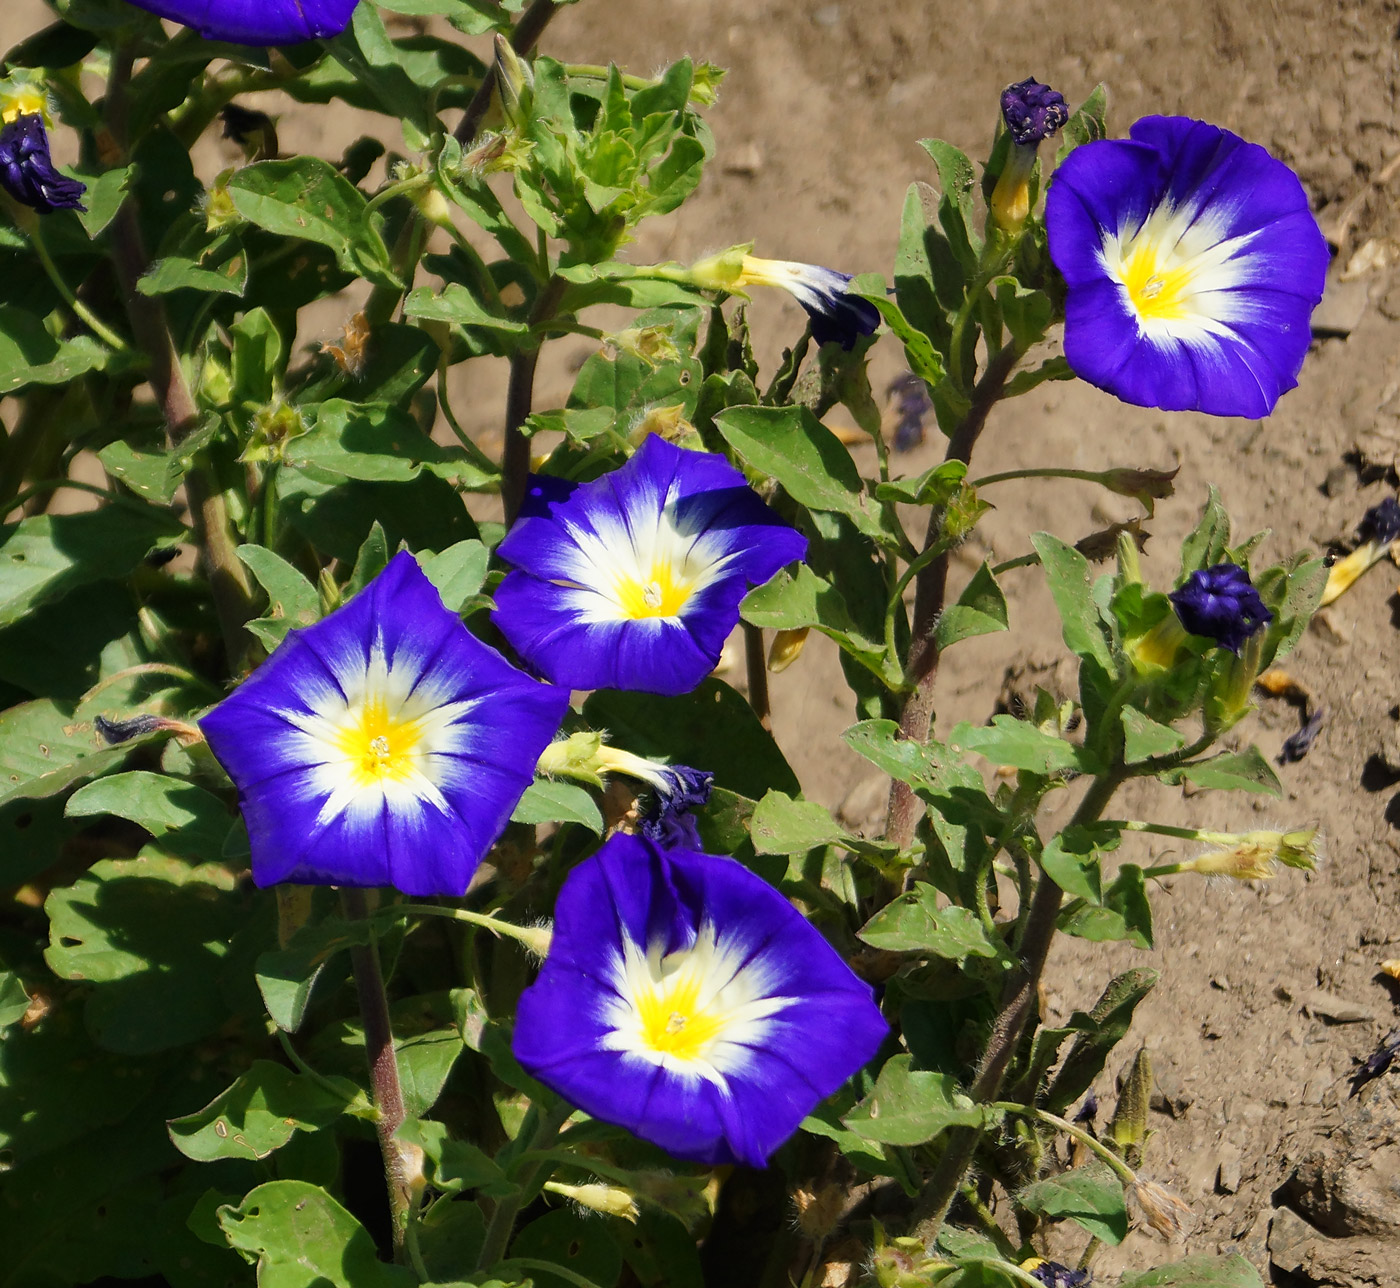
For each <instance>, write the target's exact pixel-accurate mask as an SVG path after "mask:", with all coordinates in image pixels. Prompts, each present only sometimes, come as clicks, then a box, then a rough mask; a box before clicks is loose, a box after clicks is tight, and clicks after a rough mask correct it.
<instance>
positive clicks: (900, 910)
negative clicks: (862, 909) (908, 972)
mask: <svg viewBox="0 0 1400 1288" xmlns="http://www.w3.org/2000/svg"><path fill="white" fill-rule="evenodd" d="M858 935H859V938H860V939H862V940H864V942H865V943H867V944H869V945H870V946H871V947H873V948H883V949H886V950H887V951H889V952H897V953H905V952H917V953H923V954H925V955H927V956H929V957H942V958H944V959H946V960H948V961H958V962H960V961H966V960H967V958H969V957H990V958H994V959H995V958H1000V959H1003V960H1008V961H1009V958H1008V956H1007V952H1006V948H1005V946H1004V945H1003V944H1002V943H1001V942H1000V941H999V940H996V939H993V938H992V937H990V936H989V935H988V934H987V931H986V928H985V927H984V926H983V925H982V923H981V921H980V920H979V919H978V917H977V915H976V913H974V912H972V911H970V910H969V909H967V908H959V907H956V906H952V905H950V906H948V907H943V908H940V907H939V906H938V891H937V890H935V889H934V887H933V886H931V885H928V884H926V883H925V882H922V881H920V882H918V883H917V884H916V885H915V886H914V889H913V890H911V891H909V892H908V893H907V894H902V895H900V896H899V898H897V899H895V900H894V901H893V902H892V903H889V904H886V905H885V907H883V908H881V909H880V911H879V912H877V913H876V914H875V915H874V916H873V917H871V919H870V920H869V921H867V922H866V923H865V925H864V926H862V927H861V929H860V931H859V932H858Z"/></svg>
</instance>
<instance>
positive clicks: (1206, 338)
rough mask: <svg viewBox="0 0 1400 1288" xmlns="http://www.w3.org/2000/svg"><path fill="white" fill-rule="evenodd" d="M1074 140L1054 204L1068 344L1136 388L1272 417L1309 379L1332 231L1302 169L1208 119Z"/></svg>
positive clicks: (1194, 406)
mask: <svg viewBox="0 0 1400 1288" xmlns="http://www.w3.org/2000/svg"><path fill="white" fill-rule="evenodd" d="M1130 134H1131V138H1129V139H1117V140H1101V141H1098V142H1094V143H1087V144H1085V145H1083V146H1082V147H1079V148H1076V149H1075V150H1074V151H1073V152H1071V153H1070V154H1069V156H1068V157H1067V158H1066V159H1065V161H1064V162H1063V163H1062V164H1061V166H1060V168H1059V169H1058V170H1057V171H1056V173H1055V177H1054V182H1053V183H1052V184H1051V185H1050V195H1049V198H1048V199H1047V203H1046V211H1045V218H1046V223H1047V225H1048V228H1049V234H1050V255H1051V258H1052V259H1053V260H1054V262H1055V266H1056V268H1058V269H1059V270H1060V273H1061V274H1062V275H1063V277H1064V279H1065V284H1066V286H1067V288H1068V295H1067V298H1066V301H1065V357H1066V359H1068V361H1069V365H1070V366H1071V367H1072V368H1073V369H1074V371H1075V373H1076V374H1077V375H1080V376H1082V377H1083V378H1084V379H1085V380H1087V381H1088V382H1089V383H1090V384H1093V385H1097V386H1098V387H1099V388H1101V389H1106V390H1108V392H1109V393H1112V394H1115V395H1117V396H1118V397H1119V398H1121V399H1123V401H1124V402H1130V403H1137V404H1138V405H1140V406H1144V407H1160V408H1162V409H1163V410H1164V411H1183V410H1198V411H1204V412H1209V413H1211V414H1212V415H1217V416H1251V417H1260V416H1266V415H1268V414H1269V412H1271V411H1272V410H1273V408H1274V404H1275V403H1277V402H1278V399H1279V397H1280V395H1282V394H1284V393H1286V392H1287V391H1288V390H1290V389H1292V388H1293V387H1294V386H1295V385H1296V384H1297V383H1298V379H1297V377H1298V371H1299V369H1300V368H1301V366H1302V364H1303V357H1304V355H1305V354H1306V353H1307V349H1308V342H1309V338H1310V333H1309V319H1310V317H1311V315H1312V310H1313V308H1314V306H1315V305H1316V304H1317V302H1318V301H1319V300H1320V299H1321V298H1322V284H1323V278H1324V276H1325V274H1326V272H1327V261H1328V252H1327V245H1326V243H1325V242H1324V241H1323V239H1322V234H1321V233H1320V232H1319V231H1318V227H1317V222H1316V221H1315V220H1314V219H1313V217H1312V213H1311V211H1310V210H1309V209H1308V199H1307V195H1306V194H1305V193H1304V192H1303V187H1302V185H1301V184H1300V183H1299V182H1298V178H1297V176H1296V175H1295V174H1294V173H1293V172H1292V171H1291V170H1290V169H1289V168H1288V167H1287V166H1286V165H1284V164H1283V163H1282V162H1280V161H1276V160H1274V159H1273V158H1272V157H1271V156H1270V155H1269V154H1268V153H1267V152H1265V151H1264V149H1263V148H1261V147H1259V146H1257V145H1256V144H1253V143H1246V142H1245V141H1244V140H1243V139H1241V138H1239V137H1237V136H1236V135H1234V134H1231V133H1230V132H1229V131H1228V130H1222V129H1220V128H1219V127H1218V126H1214V125H1207V124H1206V123H1205V122H1203V121H1193V120H1189V119H1187V118H1185V117H1178V116H1149V117H1145V118H1143V119H1142V120H1140V121H1138V122H1137V123H1136V124H1135V125H1134V126H1133V127H1132V129H1131V131H1130Z"/></svg>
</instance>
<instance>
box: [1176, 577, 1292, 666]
mask: <svg viewBox="0 0 1400 1288" xmlns="http://www.w3.org/2000/svg"><path fill="white" fill-rule="evenodd" d="M1167 598H1168V599H1170V600H1171V601H1172V607H1173V608H1175V609H1176V615H1177V617H1178V618H1179V619H1180V621H1181V624H1182V625H1183V626H1184V627H1185V628H1186V629H1187V630H1188V631H1190V632H1191V634H1192V635H1203V636H1205V637H1206V638H1207V639H1212V640H1214V641H1215V642H1216V643H1217V644H1218V645H1219V646H1220V647H1221V648H1226V649H1229V650H1230V652H1231V653H1234V654H1235V655H1236V656H1238V655H1239V651H1240V649H1241V648H1243V647H1244V643H1245V641H1246V640H1247V639H1249V637H1250V636H1251V635H1253V634H1254V632H1255V631H1257V630H1258V629H1259V628H1260V627H1261V626H1265V625H1267V624H1268V623H1269V622H1271V621H1273V620H1274V615H1273V614H1272V613H1271V612H1270V611H1269V610H1268V609H1267V608H1265V607H1264V601H1263V600H1262V599H1260V598H1259V592H1258V591H1257V590H1255V589H1254V583H1253V582H1251V581H1250V580H1249V574H1248V573H1247V572H1245V570H1244V569H1243V568H1241V567H1240V566H1239V565H1238V564H1232V563H1220V564H1216V565H1215V567H1213V568H1197V569H1196V571H1195V572H1193V573H1192V574H1191V575H1190V576H1189V577H1187V579H1186V581H1185V583H1184V584H1183V585H1182V586H1181V587H1180V588H1179V589H1177V590H1174V591H1172V592H1171V593H1170V594H1169V595H1168V596H1167Z"/></svg>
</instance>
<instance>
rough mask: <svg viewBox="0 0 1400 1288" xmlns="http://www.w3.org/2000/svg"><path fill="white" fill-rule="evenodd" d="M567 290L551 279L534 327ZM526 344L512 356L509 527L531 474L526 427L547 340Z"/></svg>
mask: <svg viewBox="0 0 1400 1288" xmlns="http://www.w3.org/2000/svg"><path fill="white" fill-rule="evenodd" d="M567 289H568V283H567V282H566V281H565V280H564V279H563V278H562V277H551V278H550V279H549V281H548V283H547V284H546V285H545V287H544V289H543V290H542V291H541V292H540V293H539V296H538V297H537V298H536V300H535V307H534V308H533V309H532V310H531V311H530V326H531V328H532V329H533V328H536V327H542V326H543V325H544V324H545V323H546V322H548V321H549V319H550V318H552V317H553V316H554V311H555V309H557V308H558V307H559V301H560V300H562V299H563V298H564V292H565V291H566V290H567ZM526 343H527V344H528V345H529V347H528V348H526V349H520V350H518V351H517V352H516V353H514V354H512V355H511V360H510V382H509V384H508V385H507V387H506V442H505V450H504V452H503V454H502V457H501V502H502V504H503V505H504V506H505V512H506V527H510V525H511V524H512V523H514V522H515V516H516V515H517V514H519V513H520V506H521V504H522V503H523V502H524V500H525V485H526V480H527V478H528V476H529V473H530V440H529V439H528V438H526V437H525V434H524V432H523V429H524V425H525V422H526V421H527V420H529V418H530V411H531V408H532V406H533V404H534V398H535V367H536V366H537V365H538V364H539V360H540V345H541V344H542V343H543V340H542V338H541V337H539V336H531V337H530V339H529V340H527V341H526Z"/></svg>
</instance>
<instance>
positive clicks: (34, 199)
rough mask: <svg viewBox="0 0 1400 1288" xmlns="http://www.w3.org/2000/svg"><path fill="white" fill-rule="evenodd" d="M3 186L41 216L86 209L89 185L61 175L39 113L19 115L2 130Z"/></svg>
mask: <svg viewBox="0 0 1400 1288" xmlns="http://www.w3.org/2000/svg"><path fill="white" fill-rule="evenodd" d="M0 186H3V187H4V189H5V191H6V192H8V193H9V194H10V196H12V197H13V198H14V199H15V200H16V201H21V202H23V203H24V204H25V205H26V206H33V207H34V209H35V210H37V211H38V212H39V213H40V214H41V215H48V214H52V213H53V212H54V211H55V210H86V209H87V207H86V206H84V205H83V204H82V197H83V193H85V192H86V191H87V187H86V185H85V184H82V183H79V182H78V180H77V179H70V178H69V177H68V176H67V175H66V174H59V172H58V171H57V170H56V169H54V164H53V158H52V157H51V156H50V155H49V136H48V132H47V131H46V130H45V129H44V118H43V116H42V115H41V114H40V113H38V112H34V113H30V114H28V115H25V116H18V117H16V118H15V119H14V120H13V121H11V122H10V123H9V124H8V125H7V126H5V128H4V129H3V130H0Z"/></svg>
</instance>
